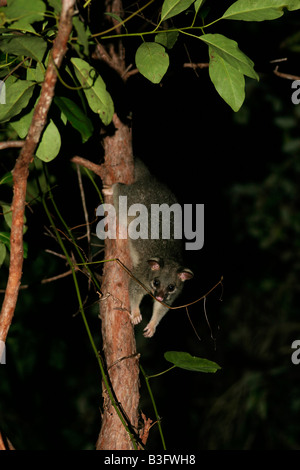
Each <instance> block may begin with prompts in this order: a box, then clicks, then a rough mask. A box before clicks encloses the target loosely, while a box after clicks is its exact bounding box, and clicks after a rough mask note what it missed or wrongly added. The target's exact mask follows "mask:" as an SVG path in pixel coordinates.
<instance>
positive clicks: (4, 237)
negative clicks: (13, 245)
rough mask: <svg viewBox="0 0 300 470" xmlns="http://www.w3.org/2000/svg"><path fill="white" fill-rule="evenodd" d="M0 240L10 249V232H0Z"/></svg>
mask: <svg viewBox="0 0 300 470" xmlns="http://www.w3.org/2000/svg"><path fill="white" fill-rule="evenodd" d="M0 242H1V243H4V245H5V246H7V248H8V249H9V250H10V233H9V232H0Z"/></svg>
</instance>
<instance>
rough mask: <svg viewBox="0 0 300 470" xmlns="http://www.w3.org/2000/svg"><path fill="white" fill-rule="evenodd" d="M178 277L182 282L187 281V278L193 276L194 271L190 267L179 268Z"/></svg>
mask: <svg viewBox="0 0 300 470" xmlns="http://www.w3.org/2000/svg"><path fill="white" fill-rule="evenodd" d="M178 277H179V279H180V280H181V281H182V282H184V281H188V280H189V279H192V278H193V277H194V273H193V272H192V271H191V270H190V269H188V268H184V269H182V270H180V272H179V273H178Z"/></svg>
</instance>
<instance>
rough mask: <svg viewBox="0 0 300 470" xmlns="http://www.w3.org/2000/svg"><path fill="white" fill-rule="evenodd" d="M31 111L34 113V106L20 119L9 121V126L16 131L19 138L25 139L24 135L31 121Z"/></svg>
mask: <svg viewBox="0 0 300 470" xmlns="http://www.w3.org/2000/svg"><path fill="white" fill-rule="evenodd" d="M33 113H34V107H33V108H32V110H31V111H30V112H29V113H27V114H25V115H24V116H22V117H21V118H20V119H18V121H11V122H10V125H11V127H12V128H13V129H14V130H15V131H16V132H17V134H18V136H19V137H20V139H25V137H26V136H27V134H28V130H29V126H30V124H31V121H32V117H33Z"/></svg>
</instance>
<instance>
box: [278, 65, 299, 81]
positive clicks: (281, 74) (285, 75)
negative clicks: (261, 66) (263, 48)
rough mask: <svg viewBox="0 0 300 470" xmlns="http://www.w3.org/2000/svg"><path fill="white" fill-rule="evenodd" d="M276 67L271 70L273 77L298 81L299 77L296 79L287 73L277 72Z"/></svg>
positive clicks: (295, 76)
mask: <svg viewBox="0 0 300 470" xmlns="http://www.w3.org/2000/svg"><path fill="white" fill-rule="evenodd" d="M278 68H279V67H278V65H277V66H276V67H275V70H273V72H274V73H275V75H277V77H281V78H286V79H287V80H300V77H297V75H291V74H289V73H282V72H279V71H278Z"/></svg>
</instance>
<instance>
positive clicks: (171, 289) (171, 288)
mask: <svg viewBox="0 0 300 470" xmlns="http://www.w3.org/2000/svg"><path fill="white" fill-rule="evenodd" d="M174 290H175V284H169V285H168V291H169V292H174Z"/></svg>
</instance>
